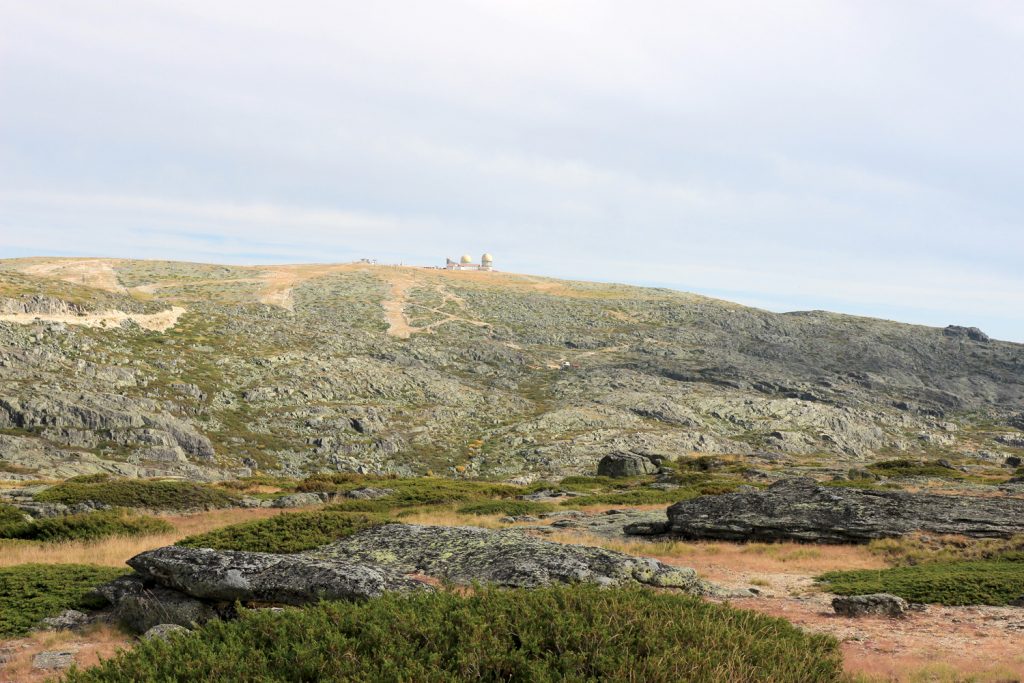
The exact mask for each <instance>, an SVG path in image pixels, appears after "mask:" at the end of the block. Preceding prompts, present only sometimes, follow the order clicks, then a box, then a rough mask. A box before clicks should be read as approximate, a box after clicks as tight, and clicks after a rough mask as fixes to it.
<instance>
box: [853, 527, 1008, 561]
mask: <svg viewBox="0 0 1024 683" xmlns="http://www.w3.org/2000/svg"><path fill="white" fill-rule="evenodd" d="M868 549H869V550H871V552H873V553H875V554H876V555H880V556H882V557H884V558H885V561H886V562H888V563H889V564H891V565H895V566H909V565H915V564H923V563H925V562H956V561H964V560H1013V561H1024V536H1013V537H1011V538H966V537H963V536H932V535H917V534H912V535H907V536H900V537H899V538H884V539H880V540H877V541H872V542H871V543H870V544H869V545H868Z"/></svg>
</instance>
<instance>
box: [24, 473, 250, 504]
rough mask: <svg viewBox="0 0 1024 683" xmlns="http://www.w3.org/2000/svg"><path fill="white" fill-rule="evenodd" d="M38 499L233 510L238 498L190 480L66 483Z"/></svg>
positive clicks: (66, 502)
mask: <svg viewBox="0 0 1024 683" xmlns="http://www.w3.org/2000/svg"><path fill="white" fill-rule="evenodd" d="M35 499H36V500H38V501H41V502H46V503H63V504H65V505H75V504H76V503H83V502H85V501H90V500H92V501H96V502H98V503H105V504H107V505H113V506H115V507H125V508H147V509H150V510H194V509H206V508H219V507H230V506H231V504H232V501H233V500H234V497H233V496H231V495H229V494H228V493H226V492H224V491H221V490H219V489H215V488H211V487H209V486H204V485H202V484H195V483H193V482H188V481H151V480H144V479H113V480H110V481H102V482H94V483H88V482H86V483H83V482H71V481H66V482H64V483H62V484H57V485H56V486H53V487H51V488H48V489H46V490H45V491H41V492H39V493H37V494H36V496H35Z"/></svg>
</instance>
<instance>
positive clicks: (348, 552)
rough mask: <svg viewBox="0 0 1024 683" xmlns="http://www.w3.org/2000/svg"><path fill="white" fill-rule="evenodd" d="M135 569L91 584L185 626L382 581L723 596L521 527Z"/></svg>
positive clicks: (140, 562) (685, 577) (161, 551)
mask: <svg viewBox="0 0 1024 683" xmlns="http://www.w3.org/2000/svg"><path fill="white" fill-rule="evenodd" d="M128 564H129V565H130V566H131V567H132V568H134V569H135V570H136V572H137V574H134V575H130V576H125V577H121V578H118V579H115V580H114V581H111V582H110V583H107V584H105V585H103V586H101V587H99V588H98V589H97V592H98V593H99V594H100V595H102V596H103V597H105V598H106V599H107V600H108V601H109V602H110V603H112V604H113V606H114V616H115V617H116V618H117V619H118V620H119V621H120V622H121V623H122V624H123V625H125V626H126V627H127V628H130V629H132V630H134V631H135V632H137V633H144V632H146V631H148V630H150V629H152V628H153V627H155V626H158V625H161V624H177V625H178V626H183V627H186V628H191V627H193V626H195V625H197V624H202V623H203V622H205V621H209V620H210V619H214V618H218V617H221V616H227V615H230V614H231V613H232V609H233V607H232V606H233V603H234V602H235V601H240V602H242V603H245V604H252V603H255V604H261V605H267V604H270V605H302V604H306V603H310V602H316V601H318V600H322V599H326V600H331V599H334V600H337V599H342V600H361V599H365V598H370V597H374V596H378V595H381V594H382V593H384V592H386V591H411V590H432V587H431V585H430V584H429V583H428V582H426V580H419V579H418V578H411V577H410V576H409V575H413V574H418V575H423V576H425V577H427V578H432V579H437V580H443V581H450V582H453V583H457V584H464V585H469V584H474V583H483V584H495V585H498V586H509V587H521V588H533V587H537V586H544V585H548V584H552V583H577V582H586V583H596V584H599V585H605V586H611V585H620V584H636V583H640V584H646V585H650V586H657V587H661V588H678V589H682V590H684V591H687V592H689V593H693V594H697V595H715V596H723V597H724V596H729V595H738V594H742V595H744V596H749V594H748V593H746V592H745V591H741V592H739V593H737V592H728V591H723V590H722V589H719V588H717V587H716V586H713V585H711V584H709V583H706V582H704V581H702V580H701V579H700V578H699V577H698V576H697V574H696V572H694V571H693V570H692V569H684V568H680V567H672V566H669V565H666V564H663V563H661V562H659V561H657V560H654V559H650V558H644V557H633V556H631V555H626V554H623V553H619V552H615V551H612V550H605V549H603V548H594V547H589V546H579V545H566V544H562V543H552V542H550V541H544V540H541V539H538V538H535V537H533V536H530V535H528V534H526V533H524V532H522V531H519V530H514V529H508V530H501V531H493V530H489V529H481V528H477V527H441V526H418V525H411V524H387V525H383V526H379V527H375V528H372V529H367V530H364V531H361V532H359V533H357V534H354V535H353V536H350V537H348V538H345V539H342V540H340V541H337V542H335V543H332V544H330V545H326V546H323V547H322V548H318V549H316V550H312V551H308V552H305V553H298V554H294V555H273V554H269V553H250V552H238V551H229V550H223V551H218V550H211V549H208V548H206V549H196V548H181V547H177V546H170V547H165V548H158V549H156V550H150V551H147V552H144V553H142V554H140V555H136V556H135V557H133V558H132V559H130V560H129V561H128Z"/></svg>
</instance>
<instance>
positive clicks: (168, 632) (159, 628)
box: [141, 624, 192, 640]
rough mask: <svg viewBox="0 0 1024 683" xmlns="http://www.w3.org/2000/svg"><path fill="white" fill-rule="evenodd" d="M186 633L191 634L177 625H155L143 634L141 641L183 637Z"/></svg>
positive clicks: (188, 630)
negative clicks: (176, 636)
mask: <svg viewBox="0 0 1024 683" xmlns="http://www.w3.org/2000/svg"><path fill="white" fill-rule="evenodd" d="M186 633H192V631H191V630H190V629H187V628H185V627H184V626H180V625H178V624H157V625H156V626H154V627H153V628H151V629H149V630H148V631H146V632H145V633H143V634H142V636H141V637H142V639H143V640H150V639H151V638H158V639H160V640H168V639H170V638H171V637H173V636H174V635H184V634H186Z"/></svg>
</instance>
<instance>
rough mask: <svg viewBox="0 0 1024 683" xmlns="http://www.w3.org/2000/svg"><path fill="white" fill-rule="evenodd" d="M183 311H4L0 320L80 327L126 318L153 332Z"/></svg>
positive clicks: (116, 323)
mask: <svg viewBox="0 0 1024 683" xmlns="http://www.w3.org/2000/svg"><path fill="white" fill-rule="evenodd" d="M184 313H185V309H184V308H182V307H181V306H174V307H172V308H171V309H170V310H167V311H160V312H159V313H125V312H124V311H103V312H100V313H87V314H85V315H74V314H70V313H66V314H44V313H4V314H0V322H9V323H17V324H19V325H32V324H35V323H38V322H49V323H64V324H65V325H79V326H81V327H117V326H119V325H120V324H121V323H123V322H125V321H126V320H131V321H133V322H135V324H136V325H138V326H139V327H141V328H143V329H147V330H153V331H154V332H166V331H167V330H169V329H171V328H172V327H174V326H175V325H177V324H178V318H180V317H181V316H182V315H183V314H184Z"/></svg>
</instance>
